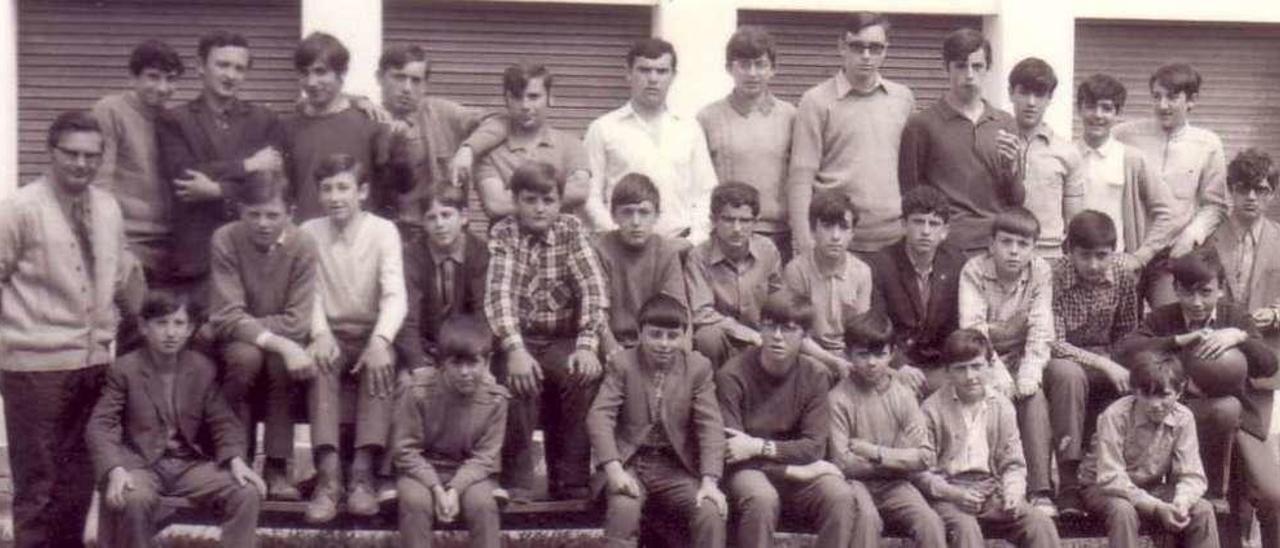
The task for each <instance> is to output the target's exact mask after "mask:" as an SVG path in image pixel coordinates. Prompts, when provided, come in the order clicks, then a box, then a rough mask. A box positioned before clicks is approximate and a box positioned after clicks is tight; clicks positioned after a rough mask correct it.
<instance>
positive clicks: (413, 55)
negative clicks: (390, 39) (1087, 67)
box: [378, 44, 431, 78]
mask: <svg viewBox="0 0 1280 548" xmlns="http://www.w3.org/2000/svg"><path fill="white" fill-rule="evenodd" d="M417 62H423V63H426V64H427V73H426V74H424V75H423V77H424V78H431V61H430V60H429V59H427V51H426V50H424V49H422V46H419V45H417V44H407V45H405V44H400V45H395V46H390V47H388V48H386V49H384V50H382V56H381V57H378V72H385V71H387V70H391V69H398V68H404V66H405V65H407V64H409V63H417Z"/></svg>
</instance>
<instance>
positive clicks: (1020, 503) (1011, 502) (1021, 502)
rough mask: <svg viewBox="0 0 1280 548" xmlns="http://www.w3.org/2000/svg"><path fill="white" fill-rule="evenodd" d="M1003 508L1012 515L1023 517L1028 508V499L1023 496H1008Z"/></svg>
mask: <svg viewBox="0 0 1280 548" xmlns="http://www.w3.org/2000/svg"><path fill="white" fill-rule="evenodd" d="M1002 509H1003V510H1004V511H1005V512H1006V513H1008V514H1009V515H1010V516H1013V517H1015V518H1016V517H1021V516H1022V514H1023V512H1026V510H1027V501H1026V499H1024V498H1022V497H1012V498H1006V499H1004V506H1003V507H1002Z"/></svg>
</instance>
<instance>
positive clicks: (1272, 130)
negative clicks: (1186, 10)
mask: <svg viewBox="0 0 1280 548" xmlns="http://www.w3.org/2000/svg"><path fill="white" fill-rule="evenodd" d="M1172 61H1182V62H1187V63H1190V64H1191V66H1193V67H1195V69H1196V70H1198V71H1199V72H1200V74H1201V76H1202V77H1203V78H1204V84H1203V85H1202V86H1201V88H1200V97H1199V98H1198V100H1197V101H1196V105H1195V108H1194V110H1192V112H1191V122H1192V123H1193V124H1196V125H1199V126H1202V127H1205V128H1208V129H1211V130H1213V131H1216V132H1218V135H1219V136H1221V137H1222V141H1223V145H1224V146H1225V147H1226V152H1227V160H1228V161H1230V159H1231V158H1233V157H1234V156H1235V154H1236V152H1238V151H1240V150H1243V149H1244V148H1246V147H1260V148H1262V149H1263V150H1266V151H1267V152H1269V153H1270V154H1271V155H1272V156H1273V157H1276V158H1280V156H1277V154H1280V25H1250V24H1240V23H1233V24H1231V25H1220V24H1208V23H1171V22H1133V21H1124V22H1119V21H1098V20H1081V21H1078V22H1077V23H1076V83H1077V84H1078V83H1079V82H1080V81H1081V80H1083V79H1084V78H1087V77H1088V76H1090V75H1092V74H1094V73H1098V72H1105V73H1108V74H1110V75H1112V76H1114V77H1116V78H1119V79H1120V81H1121V82H1124V85H1125V87H1126V88H1128V91H1129V96H1128V101H1127V104H1126V105H1125V108H1124V110H1125V112H1124V114H1125V116H1126V117H1127V118H1129V119H1142V118H1146V117H1149V116H1151V94H1150V88H1149V87H1148V85H1147V79H1148V78H1150V76H1151V72H1152V71H1153V70H1155V69H1156V67H1158V66H1160V65H1162V64H1165V63H1168V62H1172ZM1079 131H1080V128H1079V120H1078V119H1077V120H1076V134H1077V135H1078V134H1079Z"/></svg>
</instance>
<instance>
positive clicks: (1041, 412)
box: [1013, 389, 1053, 495]
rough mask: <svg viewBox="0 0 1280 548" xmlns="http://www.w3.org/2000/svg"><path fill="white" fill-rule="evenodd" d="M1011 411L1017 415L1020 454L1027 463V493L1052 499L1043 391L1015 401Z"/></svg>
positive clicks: (1047, 426) (1050, 447) (1048, 435)
mask: <svg viewBox="0 0 1280 548" xmlns="http://www.w3.org/2000/svg"><path fill="white" fill-rule="evenodd" d="M1013 408H1014V409H1015V410H1016V411H1017V412H1018V430H1019V431H1020V432H1021V433H1022V452H1023V453H1024V454H1025V456H1026V459H1027V493H1028V494H1031V495H1036V494H1042V495H1052V493H1053V482H1052V479H1051V474H1052V468H1051V467H1050V462H1051V460H1052V458H1053V451H1052V445H1051V442H1050V441H1049V440H1050V436H1051V434H1052V429H1051V427H1050V425H1049V401H1048V400H1047V399H1046V398H1045V397H1044V390H1043V389H1041V390H1037V391H1036V393H1035V394H1032V395H1031V396H1028V397H1026V398H1022V399H1020V400H1015V401H1014V402H1013Z"/></svg>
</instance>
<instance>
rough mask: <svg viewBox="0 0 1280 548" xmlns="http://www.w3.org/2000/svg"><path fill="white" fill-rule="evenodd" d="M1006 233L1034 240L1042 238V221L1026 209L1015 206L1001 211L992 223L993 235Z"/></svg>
mask: <svg viewBox="0 0 1280 548" xmlns="http://www.w3.org/2000/svg"><path fill="white" fill-rule="evenodd" d="M1000 232H1006V233H1009V234H1014V235H1017V236H1022V237H1023V238H1031V239H1032V240H1034V239H1036V238H1039V237H1040V220H1039V219H1036V214H1035V213H1032V212H1031V211H1030V210H1028V209H1027V208H1025V207H1022V206H1014V207H1011V208H1008V209H1006V210H1004V211H1001V212H1000V214H999V215H996V220H995V221H994V222H992V223H991V235H992V236H995V235H996V234H997V233H1000Z"/></svg>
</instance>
